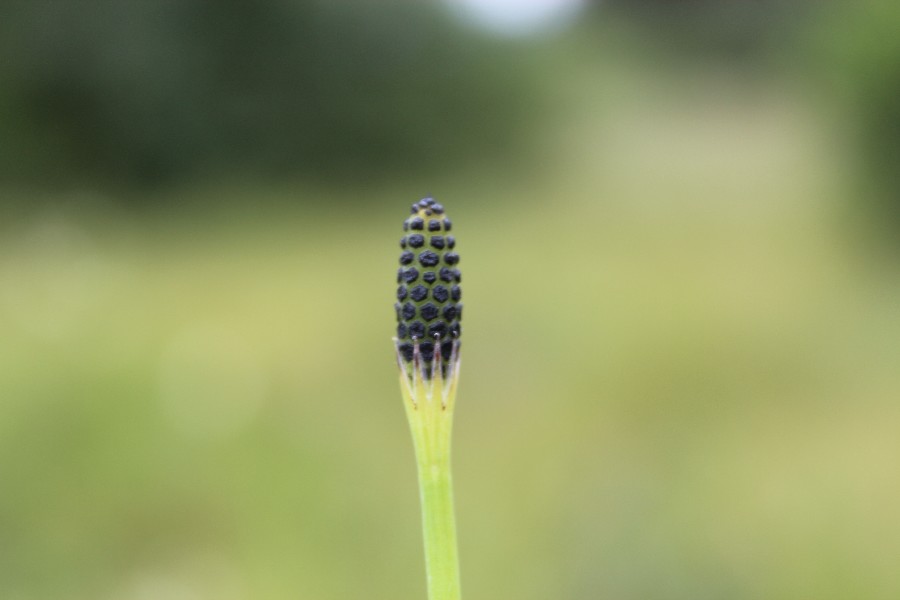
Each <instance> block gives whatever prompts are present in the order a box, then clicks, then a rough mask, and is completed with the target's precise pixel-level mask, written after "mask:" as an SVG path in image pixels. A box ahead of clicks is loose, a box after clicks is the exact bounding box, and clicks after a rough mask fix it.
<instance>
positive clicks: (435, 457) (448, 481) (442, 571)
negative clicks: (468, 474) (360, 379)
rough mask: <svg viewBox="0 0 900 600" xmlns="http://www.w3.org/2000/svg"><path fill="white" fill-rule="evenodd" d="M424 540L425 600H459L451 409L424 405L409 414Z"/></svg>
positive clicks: (432, 403)
mask: <svg viewBox="0 0 900 600" xmlns="http://www.w3.org/2000/svg"><path fill="white" fill-rule="evenodd" d="M409 418H410V428H411V430H412V434H413V443H414V444H415V448H416V462H417V463H418V468H419V469H418V470H419V492H420V497H421V500H422V529H423V533H424V538H425V567H426V571H427V575H428V598H429V600H459V599H460V589H459V557H458V554H457V544H456V521H455V517H454V513H453V481H452V477H451V473H450V432H451V426H452V419H453V414H452V409H444V408H442V407H441V404H440V401H437V402H426V403H423V404H420V405H419V406H418V408H416V409H413V410H411V411H410V413H409Z"/></svg>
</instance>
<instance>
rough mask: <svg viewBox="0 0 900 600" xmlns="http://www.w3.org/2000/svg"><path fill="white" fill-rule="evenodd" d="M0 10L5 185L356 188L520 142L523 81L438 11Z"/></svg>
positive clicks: (74, 5) (54, 6) (102, 5)
mask: <svg viewBox="0 0 900 600" xmlns="http://www.w3.org/2000/svg"><path fill="white" fill-rule="evenodd" d="M2 10H3V14H2V17H3V18H2V19H0V53H2V55H3V56H4V60H3V61H2V63H0V90H2V91H0V106H2V107H3V109H4V110H3V112H2V116H0V133H2V135H3V138H4V149H5V152H3V153H2V155H0V176H3V177H5V178H8V179H13V180H19V181H23V180H24V181H30V180H37V181H41V182H45V181H46V180H47V174H48V173H52V175H51V179H54V180H61V181H62V182H63V183H64V184H65V183H68V184H71V183H72V181H73V180H74V181H76V182H78V181H81V182H85V181H87V182H88V183H90V182H93V181H98V180H99V181H100V182H104V183H107V184H116V185H119V186H122V185H126V186H127V185H132V186H134V185H138V186H148V185H150V186H152V185H158V184H159V183H170V182H172V181H175V182H185V181H193V180H196V179H197V178H198V177H210V176H215V175H221V174H222V173H233V172H234V171H237V172H238V173H243V174H245V175H254V174H261V175H262V176H266V177H272V176H286V175H295V176H296V175H302V176H304V177H306V178H312V177H316V178H320V179H331V180H335V179H337V180H343V179H346V178H347V177H354V178H356V179H363V180H364V179H368V178H372V177H377V176H381V177H387V176H395V175H396V174H397V173H398V172H403V171H409V170H410V169H415V170H419V171H421V170H425V169H428V168H431V169H434V168H436V167H437V166H438V165H442V164H445V163H447V162H451V163H452V162H459V161H461V160H462V159H464V158H466V157H467V156H469V155H470V154H471V153H472V151H473V149H474V150H475V151H476V152H477V153H482V154H483V153H490V152H493V153H499V152H502V151H504V150H505V149H508V148H509V147H510V146H511V145H512V144H514V143H515V142H516V141H517V140H518V139H519V136H517V135H516V132H517V126H518V125H519V123H518V120H517V117H518V116H519V115H520V114H521V112H522V108H523V102H522V101H523V100H524V99H525V97H526V94H525V92H526V90H527V88H528V81H527V77H525V74H524V73H523V72H522V70H521V69H517V68H515V67H514V65H510V64H509V60H508V58H507V57H506V56H505V55H504V51H502V50H500V49H498V48H497V44H495V43H493V42H492V41H491V40H490V39H489V38H487V37H486V36H484V35H478V34H477V33H476V32H473V31H471V30H467V29H465V28H463V27H460V26H459V25H456V24H454V22H452V21H451V20H450V19H449V17H448V15H447V14H445V11H443V12H442V11H440V10H438V7H437V6H436V5H434V4H429V3H418V2H411V1H404V0H394V1H391V2H379V3H377V4H372V3H364V2H335V3H328V2H296V1H293V0H268V1H266V2H255V1H252V0H229V1H226V2H212V3H211V2H204V1H202V0H162V1H154V2H141V1H138V2H126V3H122V2H119V1H118V0H84V1H81V2H54V1H51V2H25V1H22V2H18V1H13V2H12V3H11V4H9V5H7V6H5V8H3V9H2ZM473 140H475V144H472V141H473ZM445 166H446V165H445Z"/></svg>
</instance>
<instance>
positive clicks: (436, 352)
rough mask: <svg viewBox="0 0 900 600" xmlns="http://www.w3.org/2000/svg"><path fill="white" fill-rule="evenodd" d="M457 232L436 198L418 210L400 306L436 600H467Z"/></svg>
mask: <svg viewBox="0 0 900 600" xmlns="http://www.w3.org/2000/svg"><path fill="white" fill-rule="evenodd" d="M452 227H453V225H452V223H451V221H450V219H448V218H447V216H446V215H445V213H444V207H443V206H441V205H440V204H438V203H437V202H435V201H434V200H433V199H432V198H424V199H422V200H420V201H418V202H416V203H415V204H413V205H412V215H411V216H410V217H409V218H408V219H406V221H404V223H403V231H404V236H403V238H402V239H401V240H400V248H401V249H402V252H401V254H400V269H399V270H398V271H397V283H398V284H399V287H398V288H397V303H396V304H395V305H394V308H395V309H396V311H397V337H396V338H394V345H395V347H396V350H397V364H398V366H399V367H400V390H401V392H402V393H403V404H404V405H405V407H406V416H407V419H408V420H409V428H410V431H411V432H412V438H413V445H414V447H415V451H416V463H417V465H418V475H419V494H420V499H421V503H422V529H423V533H424V538H425V568H426V574H427V579H428V598H429V599H430V600H459V598H460V589H459V559H458V555H457V547H456V523H455V518H454V513H453V485H452V480H451V475H450V435H451V431H452V427H453V409H454V405H455V403H456V385H457V381H458V379H459V348H460V342H459V336H460V333H461V327H460V324H459V322H460V320H461V319H462V308H463V306H462V303H460V298H461V296H462V292H461V290H460V287H459V282H460V279H461V277H460V273H459V269H457V268H456V265H457V263H458V262H459V255H458V254H457V253H456V252H455V251H454V248H455V246H456V240H455V239H454V238H453V236H452V235H450V234H449V233H450V230H451V229H452Z"/></svg>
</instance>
